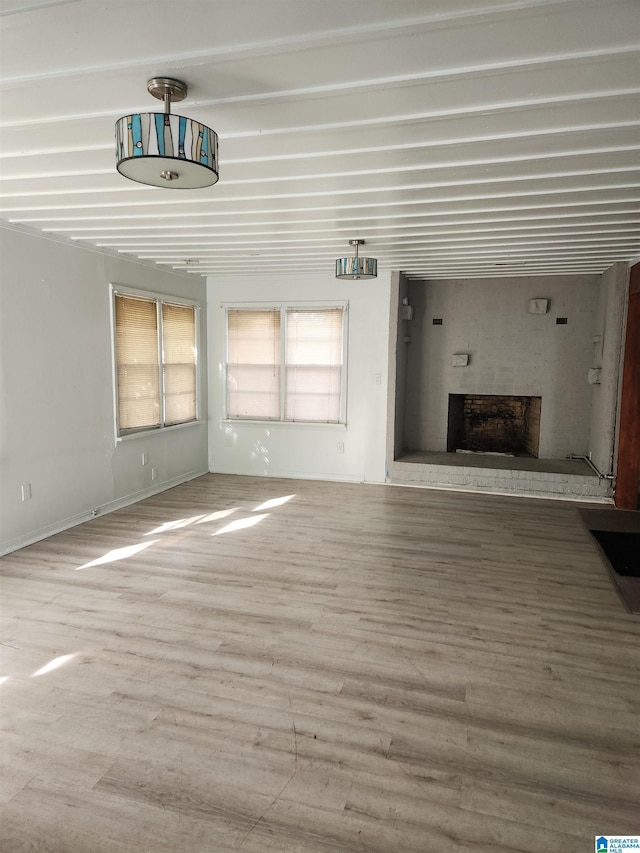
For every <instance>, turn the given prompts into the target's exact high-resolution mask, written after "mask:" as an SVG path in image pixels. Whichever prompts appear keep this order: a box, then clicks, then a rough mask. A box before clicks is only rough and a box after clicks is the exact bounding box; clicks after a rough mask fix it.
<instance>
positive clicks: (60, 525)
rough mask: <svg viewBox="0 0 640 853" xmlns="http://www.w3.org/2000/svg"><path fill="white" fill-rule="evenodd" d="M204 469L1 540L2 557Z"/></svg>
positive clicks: (178, 482)
mask: <svg viewBox="0 0 640 853" xmlns="http://www.w3.org/2000/svg"><path fill="white" fill-rule="evenodd" d="M208 473H209V472H208V471H207V470H204V471H189V472H188V473H186V474H180V475H178V476H177V477H173V478H172V479H171V480H163V481H162V482H159V483H154V484H153V485H152V486H148V487H147V488H145V489H141V490H140V491H139V492H132V493H131V494H128V495H125V496H124V497H121V498H116V499H115V500H113V501H108V502H107V503H106V504H101V505H100V506H98V507H96V508H94V509H88V510H85V511H84V512H80V513H78V514H77V515H70V516H68V517H67V518H63V519H61V520H60V521H56V522H54V523H53V524H48V525H47V526H46V527H40V528H39V529H38V530H33V531H31V532H29V533H26V534H24V535H23V536H16V537H15V538H14V539H8V540H6V541H5V542H0V557H3V556H4V555H5V554H10V553H11V552H12V551H17V550H18V549H19V548H25V547H26V546H27V545H33V544H34V543H35V542H40V541H41V540H42V539H47V538H48V537H49V536H54V535H55V534H56V533H62V531H63V530H68V529H69V528H70V527H75V526H76V525H78V524H84V523H85V522H86V521H91V519H92V518H96V516H99V515H106V514H107V513H109V512H114V511H115V510H116V509H122V508H123V507H125V506H130V505H131V504H134V503H137V502H138V501H142V500H144V499H145V498H150V497H152V495H157V494H158V493H159V492H165V491H166V490H167V489H172V488H173V487H174V486H179V485H181V484H182V483H187V482H188V481H189V480H195V479H196V477H202V476H203V475H204V474H208Z"/></svg>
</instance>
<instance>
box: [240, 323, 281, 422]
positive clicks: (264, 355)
mask: <svg viewBox="0 0 640 853" xmlns="http://www.w3.org/2000/svg"><path fill="white" fill-rule="evenodd" d="M227 346H228V355H227V413H228V415H229V417H231V418H256V419H260V420H263V419H264V420H274V419H275V420H278V419H279V418H280V311H279V310H275V311H274V310H262V309H260V310H235V309H230V310H229V311H228V312H227Z"/></svg>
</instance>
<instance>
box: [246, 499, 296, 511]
mask: <svg viewBox="0 0 640 853" xmlns="http://www.w3.org/2000/svg"><path fill="white" fill-rule="evenodd" d="M291 498H295V495H285V496H284V497H282V498H271V500H269V501H265V502H264V503H263V504H260V506H257V507H256V508H255V509H254V510H253V511H254V512H259V511H260V510H261V509H272V507H274V506H282V504H286V502H287V501H290V500H291Z"/></svg>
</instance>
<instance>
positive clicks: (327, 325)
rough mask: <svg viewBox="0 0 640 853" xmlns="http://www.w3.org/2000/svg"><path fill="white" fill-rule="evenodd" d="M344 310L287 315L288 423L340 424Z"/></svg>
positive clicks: (301, 312) (288, 313)
mask: <svg viewBox="0 0 640 853" xmlns="http://www.w3.org/2000/svg"><path fill="white" fill-rule="evenodd" d="M343 315H344V311H343V309H342V308H328V309H318V310H311V311H309V310H298V309H294V310H290V311H287V341H286V346H287V349H286V352H287V365H286V392H285V393H286V396H285V415H284V417H285V420H287V421H320V422H325V423H338V422H339V420H340V390H341V385H342V324H343Z"/></svg>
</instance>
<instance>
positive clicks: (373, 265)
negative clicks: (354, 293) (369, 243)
mask: <svg viewBox="0 0 640 853" xmlns="http://www.w3.org/2000/svg"><path fill="white" fill-rule="evenodd" d="M349 245H350V246H355V250H356V253H355V256H354V257H351V258H338V259H337V260H336V278H343V279H359V278H376V277H377V275H378V261H377V259H376V258H364V257H362V258H361V257H359V256H358V246H364V240H349Z"/></svg>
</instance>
